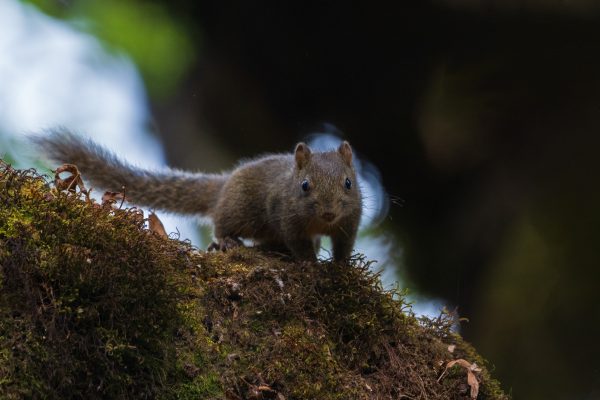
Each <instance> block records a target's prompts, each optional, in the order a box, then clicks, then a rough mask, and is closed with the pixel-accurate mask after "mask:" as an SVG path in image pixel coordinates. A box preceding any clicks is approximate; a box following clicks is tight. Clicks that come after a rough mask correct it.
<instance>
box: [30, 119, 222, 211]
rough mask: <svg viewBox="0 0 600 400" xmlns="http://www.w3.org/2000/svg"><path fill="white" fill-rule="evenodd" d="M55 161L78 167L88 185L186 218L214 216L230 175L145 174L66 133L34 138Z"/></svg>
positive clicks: (168, 171) (166, 170)
mask: <svg viewBox="0 0 600 400" xmlns="http://www.w3.org/2000/svg"><path fill="white" fill-rule="evenodd" d="M31 139H32V140H33V142H34V143H35V144H36V145H37V146H38V148H39V150H40V152H42V153H43V154H44V155H45V156H46V157H48V158H49V159H51V160H54V161H56V162H60V163H69V164H75V165H76V166H77V168H78V169H79V171H80V172H81V175H82V178H83V180H84V182H88V183H91V186H93V187H98V188H102V189H106V190H111V191H115V192H124V193H125V197H126V199H127V200H128V201H129V202H131V203H133V204H135V205H139V206H143V207H149V208H153V209H161V210H167V211H172V212H175V213H183V214H204V215H210V214H211V211H212V210H213V209H214V207H215V205H216V203H217V200H218V196H219V192H220V190H221V188H222V187H223V185H224V184H225V181H226V180H227V175H223V174H218V175H217V174H203V173H189V172H184V171H178V170H174V169H170V168H164V169H161V170H156V171H153V170H145V169H141V168H137V167H134V166H132V165H130V164H128V163H126V162H124V161H122V160H121V159H119V158H118V157H117V156H116V155H115V154H113V153H112V152H110V151H109V150H108V149H106V148H104V147H102V146H100V145H99V144H97V143H95V142H94V141H92V140H91V139H87V138H83V137H81V136H77V135H75V134H73V133H71V132H69V131H67V130H65V129H54V130H51V131H50V132H49V134H47V135H43V136H34V137H32V138H31Z"/></svg>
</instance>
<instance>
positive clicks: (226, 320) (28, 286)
mask: <svg viewBox="0 0 600 400" xmlns="http://www.w3.org/2000/svg"><path fill="white" fill-rule="evenodd" d="M143 226H144V219H143V216H142V215H141V213H140V212H139V211H136V210H134V209H131V210H119V209H114V208H110V207H108V206H100V205H98V204H95V203H93V202H92V201H90V200H87V199H83V198H81V196H80V195H78V194H76V193H59V192H57V191H56V190H55V189H50V188H49V186H48V185H47V184H46V182H45V181H44V179H42V178H41V177H39V176H37V175H36V174H35V172H34V171H16V170H14V169H12V168H10V167H9V166H7V165H5V164H0V285H1V286H0V288H1V290H0V315H1V318H0V397H2V398H8V399H12V398H15V399H17V398H23V397H25V398H51V399H52V398H56V399H58V398H60V399H69V398H83V397H86V398H159V399H163V400H171V399H225V398H228V399H237V398H240V399H241V398H254V399H263V398H281V396H283V398H286V399H308V398H318V399H324V400H328V399H349V398H351V399H394V398H398V399H399V398H407V397H408V398H415V399H417V398H429V399H463V398H467V397H466V390H465V387H468V386H467V384H466V376H465V373H464V371H461V370H459V369H457V368H453V369H452V370H451V371H448V373H447V374H445V376H444V378H443V379H439V378H440V375H441V373H442V371H443V370H444V365H445V364H446V363H447V362H448V361H450V360H452V359H454V358H458V357H460V358H465V359H468V360H469V361H470V362H477V364H478V365H480V366H483V367H484V368H483V371H482V372H481V373H480V374H479V376H478V377H479V379H480V385H481V387H480V396H479V399H506V396H505V395H504V394H503V393H502V392H501V390H500V389H499V386H498V383H497V382H496V381H494V380H493V379H491V378H490V375H489V372H488V371H487V370H486V369H485V361H484V360H482V359H481V358H480V357H479V356H478V355H477V354H476V352H475V351H474V350H473V349H472V348H471V347H470V346H469V345H467V344H465V343H463V342H462V340H461V339H460V337H458V336H457V335H455V334H453V333H452V332H451V329H450V328H451V325H452V323H453V320H452V319H450V318H449V317H447V316H443V317H440V318H439V319H437V320H422V321H418V320H417V319H416V318H415V317H414V316H413V315H411V313H410V310H409V309H408V305H407V304H406V303H405V302H404V300H403V296H402V294H401V293H398V292H395V291H385V290H383V289H382V288H381V284H380V281H379V277H378V276H377V275H376V274H373V273H372V272H371V271H370V268H369V266H370V264H369V262H367V261H366V260H364V259H363V258H362V257H358V256H357V257H356V258H355V259H354V260H352V262H351V265H341V264H335V263H331V262H323V263H293V262H290V261H287V260H285V259H282V258H280V257H277V256H273V255H268V254H266V253H261V252H258V251H256V250H254V249H239V250H236V251H229V252H227V253H216V254H207V253H202V252H198V251H195V250H194V249H193V248H191V247H190V246H189V245H188V244H186V243H181V242H178V241H174V240H165V239H163V238H161V237H159V236H158V235H155V234H153V233H152V232H149V231H147V230H145V229H144V227H143ZM450 344H453V345H455V346H456V350H455V352H454V353H452V352H450V351H449V350H448V345H450Z"/></svg>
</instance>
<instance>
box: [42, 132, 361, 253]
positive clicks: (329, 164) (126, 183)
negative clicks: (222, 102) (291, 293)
mask: <svg viewBox="0 0 600 400" xmlns="http://www.w3.org/2000/svg"><path fill="white" fill-rule="evenodd" d="M33 140H34V142H35V143H36V144H37V145H38V147H39V148H40V149H41V151H42V152H43V153H45V154H46V155H47V156H48V157H49V158H50V159H52V160H54V161H57V162H63V163H64V162H68V163H72V164H75V165H76V166H77V167H78V168H79V170H80V171H81V172H82V174H83V176H84V178H86V179H88V180H89V181H90V182H91V183H92V184H94V185H97V186H99V187H102V188H104V189H110V190H122V189H123V188H124V192H125V196H126V197H127V200H128V201H130V202H132V203H134V204H137V205H140V206H145V207H150V208H156V209H162V210H167V211H171V212H175V213H180V214H196V215H202V216H207V217H210V218H211V219H212V221H213V223H214V230H215V236H216V240H217V241H216V243H213V244H212V245H211V246H210V247H209V249H211V248H212V249H221V250H227V249H228V248H231V247H233V246H237V245H239V244H241V240H240V238H244V239H252V240H254V241H256V242H258V243H259V244H261V245H265V246H267V247H275V248H277V247H279V248H281V247H283V248H287V249H288V250H289V251H290V252H291V253H292V255H293V256H294V257H295V258H297V259H300V260H312V261H314V260H316V251H317V249H318V247H319V243H320V241H319V239H318V238H319V236H321V235H325V236H330V237H331V241H332V244H333V258H334V260H336V261H343V260H345V259H347V258H348V257H349V256H350V255H351V252H352V248H353V246H354V241H355V239H356V232H357V230H358V224H359V222H360V217H361V209H362V198H361V192H360V188H359V185H358V182H357V179H356V172H355V170H354V166H353V162H352V148H351V147H350V144H348V142H346V141H344V142H342V143H341V144H340V146H339V148H338V149H337V150H336V151H328V152H312V151H311V149H310V148H309V147H308V146H307V145H306V144H305V143H302V142H300V143H298V144H297V145H296V149H295V151H294V154H274V155H266V156H263V157H260V158H257V159H254V160H250V161H244V162H241V163H240V164H239V165H238V166H237V168H235V169H234V170H232V171H231V172H226V173H221V174H206V173H191V172H185V171H180V170H176V169H170V168H166V169H163V170H159V171H150V170H144V169H140V168H137V167H134V166H132V165H130V164H128V163H126V162H124V161H122V160H120V159H119V158H118V157H117V156H116V155H115V154H113V153H112V152H110V151H109V150H107V149H106V148H104V147H102V146H100V145H98V144H96V143H94V142H93V141H92V140H90V139H85V138H82V137H79V136H77V135H74V134H72V133H70V132H68V131H65V130H54V131H51V132H50V134H49V135H47V136H37V137H34V138H33Z"/></svg>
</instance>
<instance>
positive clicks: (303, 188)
mask: <svg viewBox="0 0 600 400" xmlns="http://www.w3.org/2000/svg"><path fill="white" fill-rule="evenodd" d="M308 189H310V185H309V184H308V180H306V179H305V180H303V181H302V190H304V191H305V192H308Z"/></svg>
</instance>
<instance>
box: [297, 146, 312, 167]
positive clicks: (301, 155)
mask: <svg viewBox="0 0 600 400" xmlns="http://www.w3.org/2000/svg"><path fill="white" fill-rule="evenodd" d="M294 157H295V158H296V165H297V166H298V168H299V169H301V168H302V167H304V166H305V165H306V163H307V162H308V160H310V148H309V147H308V146H307V145H306V143H304V142H300V143H298V144H297V145H296V151H295V152H294Z"/></svg>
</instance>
